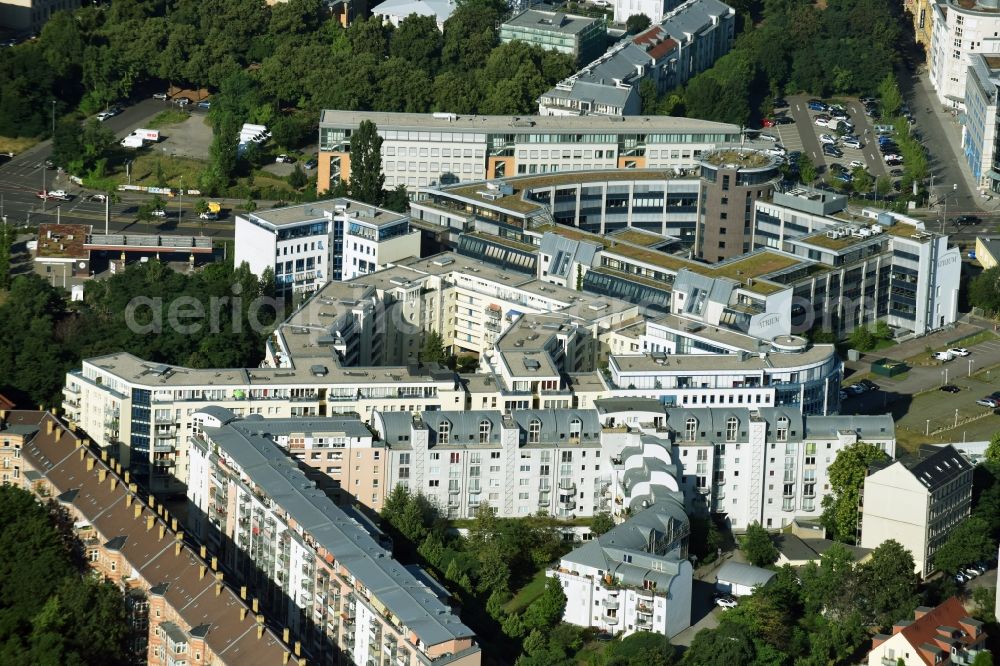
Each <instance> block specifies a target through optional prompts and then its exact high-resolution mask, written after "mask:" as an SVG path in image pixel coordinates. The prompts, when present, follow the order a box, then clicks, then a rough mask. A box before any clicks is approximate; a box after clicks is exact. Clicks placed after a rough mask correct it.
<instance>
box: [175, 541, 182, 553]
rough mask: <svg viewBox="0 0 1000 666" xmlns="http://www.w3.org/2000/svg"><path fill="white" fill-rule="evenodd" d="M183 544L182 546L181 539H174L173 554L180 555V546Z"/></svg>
mask: <svg viewBox="0 0 1000 666" xmlns="http://www.w3.org/2000/svg"><path fill="white" fill-rule="evenodd" d="M183 546H184V543H183V542H181V541H175V542H174V555H177V556H180V554H181V547H183Z"/></svg>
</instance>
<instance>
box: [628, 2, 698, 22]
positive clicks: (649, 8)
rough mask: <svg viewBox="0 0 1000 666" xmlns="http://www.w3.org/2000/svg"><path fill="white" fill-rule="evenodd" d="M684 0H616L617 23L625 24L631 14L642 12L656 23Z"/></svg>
mask: <svg viewBox="0 0 1000 666" xmlns="http://www.w3.org/2000/svg"><path fill="white" fill-rule="evenodd" d="M682 1H683V0H614V2H613V3H612V4H613V6H614V9H615V23H621V24H624V23H625V22H626V21H628V17H629V16H634V15H635V14H642V15H644V16H648V17H649V20H650V21H651V22H652V23H654V24H656V23H659V22H660V21H662V20H663V17H664V16H666V15H667V14H668V13H670V12H672V11H673V10H675V9H677V7H678V5H680V4H681V2H682Z"/></svg>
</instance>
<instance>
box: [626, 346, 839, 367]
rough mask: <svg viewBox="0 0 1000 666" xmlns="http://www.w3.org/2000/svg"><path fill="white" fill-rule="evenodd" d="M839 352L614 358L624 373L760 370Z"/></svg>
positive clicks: (822, 348)
mask: <svg viewBox="0 0 1000 666" xmlns="http://www.w3.org/2000/svg"><path fill="white" fill-rule="evenodd" d="M836 353H837V351H836V348H835V347H834V346H833V345H813V346H812V347H808V348H807V349H806V350H805V351H802V352H799V353H782V352H769V353H767V354H766V355H765V356H764V358H761V357H760V356H759V355H756V354H751V355H748V356H746V357H743V356H741V355H740V354H725V355H721V356H720V355H718V354H667V355H665V356H664V357H654V356H653V355H652V354H629V355H622V356H617V355H613V356H611V359H612V361H611V362H612V363H614V364H615V365H617V366H618V369H619V371H621V372H688V371H694V372H713V371H722V372H727V371H748V372H754V371H760V370H775V369H781V368H790V367H796V366H801V365H809V364H812V363H822V362H823V361H825V360H826V359H828V358H830V357H831V356H835V355H836Z"/></svg>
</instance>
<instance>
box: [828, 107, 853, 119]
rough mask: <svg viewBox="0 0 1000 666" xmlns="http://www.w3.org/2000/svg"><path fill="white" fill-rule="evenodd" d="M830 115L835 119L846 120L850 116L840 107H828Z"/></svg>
mask: <svg viewBox="0 0 1000 666" xmlns="http://www.w3.org/2000/svg"><path fill="white" fill-rule="evenodd" d="M830 117H831V118H836V119H837V120H847V119H848V118H850V116H848V115H847V111H844V110H842V109H835V108H833V107H830Z"/></svg>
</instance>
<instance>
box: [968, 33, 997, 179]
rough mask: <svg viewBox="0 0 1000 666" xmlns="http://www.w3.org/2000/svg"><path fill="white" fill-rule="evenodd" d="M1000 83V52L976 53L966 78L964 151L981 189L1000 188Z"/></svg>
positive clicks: (971, 60)
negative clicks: (999, 129)
mask: <svg viewBox="0 0 1000 666" xmlns="http://www.w3.org/2000/svg"><path fill="white" fill-rule="evenodd" d="M998 87H1000V54H995V53H972V54H970V55H969V72H968V74H967V76H966V79H965V122H964V123H963V124H962V151H963V152H964V153H965V159H966V161H967V162H968V163H969V168H970V169H971V170H972V176H973V177H974V178H975V179H976V182H978V183H979V187H980V189H982V190H983V191H987V192H998V191H1000V169H998V168H997V166H996V165H997V163H998V162H1000V159H998V155H997V139H998V137H997V122H998V114H997V89H998Z"/></svg>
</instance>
